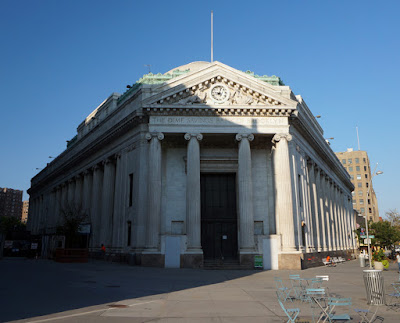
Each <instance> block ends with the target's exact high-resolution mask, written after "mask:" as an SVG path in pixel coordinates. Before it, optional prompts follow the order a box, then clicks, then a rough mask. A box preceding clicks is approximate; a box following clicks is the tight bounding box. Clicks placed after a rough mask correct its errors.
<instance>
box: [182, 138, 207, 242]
mask: <svg viewBox="0 0 400 323" xmlns="http://www.w3.org/2000/svg"><path fill="white" fill-rule="evenodd" d="M185 139H186V140H188V141H189V142H188V145H187V174H186V234H187V244H188V249H201V232H200V228H201V204H200V203H201V202H200V144H199V141H200V140H202V139H203V135H202V134H194V133H187V134H185Z"/></svg>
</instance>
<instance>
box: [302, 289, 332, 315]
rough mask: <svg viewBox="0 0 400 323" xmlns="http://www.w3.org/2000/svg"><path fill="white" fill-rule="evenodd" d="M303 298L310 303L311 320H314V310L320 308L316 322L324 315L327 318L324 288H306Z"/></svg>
mask: <svg viewBox="0 0 400 323" xmlns="http://www.w3.org/2000/svg"><path fill="white" fill-rule="evenodd" d="M304 297H305V300H306V301H307V302H309V303H310V308H311V313H312V320H313V322H314V321H315V320H314V317H315V316H314V310H315V309H317V310H320V311H321V312H320V314H319V316H318V320H317V322H320V321H321V320H322V319H323V318H324V317H325V318H326V319H328V320H329V316H328V309H329V306H327V304H326V294H325V289H324V288H307V289H306V293H305V296H304Z"/></svg>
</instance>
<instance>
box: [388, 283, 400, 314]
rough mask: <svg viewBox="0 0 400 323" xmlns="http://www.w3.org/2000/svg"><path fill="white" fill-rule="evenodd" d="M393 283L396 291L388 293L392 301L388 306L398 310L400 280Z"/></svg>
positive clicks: (399, 304) (399, 303)
mask: <svg viewBox="0 0 400 323" xmlns="http://www.w3.org/2000/svg"><path fill="white" fill-rule="evenodd" d="M391 285H392V287H393V289H394V292H393V293H390V294H388V296H390V297H391V298H390V303H389V304H387V306H388V307H389V308H390V309H392V310H394V311H396V312H397V311H398V310H399V309H400V282H398V283H392V284H391Z"/></svg>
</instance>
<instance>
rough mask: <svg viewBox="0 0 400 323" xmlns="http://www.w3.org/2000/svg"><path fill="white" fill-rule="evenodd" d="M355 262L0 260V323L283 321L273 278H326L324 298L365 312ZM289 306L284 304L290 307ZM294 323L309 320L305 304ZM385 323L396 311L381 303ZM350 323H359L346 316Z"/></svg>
mask: <svg viewBox="0 0 400 323" xmlns="http://www.w3.org/2000/svg"><path fill="white" fill-rule="evenodd" d="M362 269H363V268H360V267H359V263H358V261H349V262H347V263H344V264H340V265H338V266H337V267H318V268H311V269H307V270H302V271H294V270H293V271H289V270H281V271H255V270H252V271H250V270H249V271H247V270H233V271H228V270H195V269H160V268H145V267H134V266H128V265H125V264H118V263H109V262H103V261H90V262H89V263H87V264H61V263H56V262H53V261H49V260H28V259H22V258H20V259H17V258H14V259H12V258H7V259H3V260H1V261H0V277H1V284H0V300H1V302H0V321H1V322H9V321H18V322H60V323H62V322H116V323H117V322H118V323H119V322H178V323H179V322H195V323H196V322H246V323H250V322H283V321H286V320H285V315H284V312H283V311H282V310H281V308H280V306H279V304H278V302H277V298H276V294H275V290H276V289H275V285H274V280H273V278H274V277H275V276H279V277H281V278H283V279H285V280H286V283H287V284H289V281H288V276H289V274H296V273H297V274H300V275H301V277H315V275H329V277H330V280H329V282H328V283H327V286H328V288H329V291H330V292H331V293H334V294H337V295H341V296H343V297H351V298H352V301H353V305H352V308H368V306H367V304H366V292H365V288H364V283H363V276H362ZM383 275H384V279H385V285H386V292H387V293H389V292H392V290H391V289H390V288H389V286H390V283H391V282H394V281H397V280H398V278H399V274H398V273H397V264H391V267H390V269H389V270H388V271H385V272H384V273H383ZM290 305H291V304H290ZM293 307H299V308H300V309H301V312H300V315H299V320H298V321H299V322H308V321H310V320H311V314H310V311H309V310H308V307H307V305H305V304H301V303H296V302H295V303H293ZM378 314H379V315H380V316H382V317H384V319H385V320H384V322H399V317H400V312H397V313H396V312H394V311H393V310H390V309H387V308H386V307H385V306H382V307H380V308H379V311H378ZM351 316H352V317H353V322H357V321H359V319H358V316H357V314H356V313H355V312H354V311H353V312H352V313H351Z"/></svg>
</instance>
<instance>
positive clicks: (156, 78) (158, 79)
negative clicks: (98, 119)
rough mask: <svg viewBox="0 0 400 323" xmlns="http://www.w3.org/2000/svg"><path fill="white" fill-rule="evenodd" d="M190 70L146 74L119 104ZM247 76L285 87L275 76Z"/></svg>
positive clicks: (120, 98) (120, 99) (119, 99)
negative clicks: (147, 86) (146, 86)
mask: <svg viewBox="0 0 400 323" xmlns="http://www.w3.org/2000/svg"><path fill="white" fill-rule="evenodd" d="M189 72H190V69H187V70H184V71H180V70H174V71H173V72H172V73H171V74H170V73H168V74H161V73H157V74H153V73H149V74H145V75H143V76H142V77H141V78H140V79H139V80H138V81H136V83H134V84H133V85H132V86H131V88H130V89H128V90H127V91H126V92H125V93H124V94H122V95H121V96H120V97H119V98H118V102H120V101H122V100H124V99H125V98H126V97H127V96H128V95H129V94H130V93H131V92H133V91H135V90H136V89H138V88H139V87H140V86H141V85H142V84H162V83H164V82H167V81H168V80H170V79H173V78H175V77H178V76H181V75H183V74H186V73H189ZM245 73H246V74H248V75H250V76H253V77H254V78H256V79H259V80H261V81H264V82H267V83H269V84H271V85H285V84H284V83H283V82H282V80H281V79H280V78H279V77H278V76H275V75H272V76H268V75H257V74H254V72H252V71H246V72H245Z"/></svg>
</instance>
